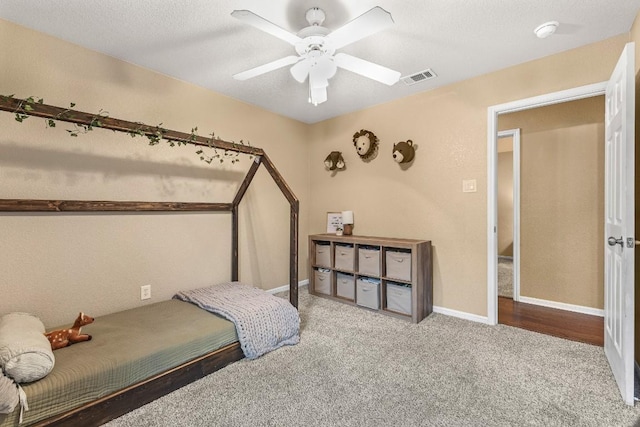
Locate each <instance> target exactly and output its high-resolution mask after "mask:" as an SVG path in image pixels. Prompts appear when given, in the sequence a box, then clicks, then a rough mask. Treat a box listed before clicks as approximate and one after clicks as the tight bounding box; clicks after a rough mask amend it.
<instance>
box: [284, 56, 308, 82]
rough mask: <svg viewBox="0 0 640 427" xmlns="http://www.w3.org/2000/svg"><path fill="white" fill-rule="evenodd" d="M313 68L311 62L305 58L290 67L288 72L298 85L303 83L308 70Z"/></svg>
mask: <svg viewBox="0 0 640 427" xmlns="http://www.w3.org/2000/svg"><path fill="white" fill-rule="evenodd" d="M312 66H313V60H311V59H309V58H307V59H305V60H304V61H300V62H298V63H297V64H296V65H294V66H293V67H291V68H290V69H289V71H290V72H291V75H292V76H293V78H294V79H296V80H297V81H298V82H300V83H304V81H305V80H306V79H307V76H308V75H309V70H310V69H311V67H312Z"/></svg>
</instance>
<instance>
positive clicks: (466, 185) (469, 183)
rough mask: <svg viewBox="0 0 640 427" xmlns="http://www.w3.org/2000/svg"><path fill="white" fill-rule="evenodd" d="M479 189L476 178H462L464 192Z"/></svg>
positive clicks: (473, 191)
mask: <svg viewBox="0 0 640 427" xmlns="http://www.w3.org/2000/svg"><path fill="white" fill-rule="evenodd" d="M476 191H478V186H477V185H476V180H475V179H463V180H462V192H463V193H475V192H476Z"/></svg>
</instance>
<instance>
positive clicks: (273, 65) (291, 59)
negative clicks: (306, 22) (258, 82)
mask: <svg viewBox="0 0 640 427" xmlns="http://www.w3.org/2000/svg"><path fill="white" fill-rule="evenodd" d="M300 59H301V58H300V57H299V56H293V55H292V56H286V57H284V58H281V59H278V60H276V61H273V62H269V63H267V64H264V65H261V66H259V67H256V68H252V69H250V70H247V71H243V72H241V73H238V74H234V75H233V78H234V79H236V80H247V79H250V78H252V77H256V76H259V75H261V74H265V73H268V72H269V71H273V70H277V69H278V68H282V67H286V66H287V65H291V64H295V63H296V62H298V61H299V60H300ZM303 81H304V80H303Z"/></svg>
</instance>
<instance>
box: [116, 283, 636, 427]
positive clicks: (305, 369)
mask: <svg viewBox="0 0 640 427" xmlns="http://www.w3.org/2000/svg"><path fill="white" fill-rule="evenodd" d="M300 309H301V312H300V313H301V320H302V332H301V341H300V343H299V344H298V345H296V346H292V347H286V348H282V349H279V350H276V351H274V352H272V353H269V354H267V355H265V356H263V357H261V358H259V359H257V360H254V361H248V360H243V361H240V362H237V363H234V364H232V365H230V366H228V367H226V368H224V369H222V370H221V371H218V372H216V373H214V374H212V375H209V376H207V377H206V378H203V379H201V380H199V381H197V382H195V383H192V384H190V385H188V386H186V387H184V388H182V389H180V390H178V391H176V392H174V393H172V394H169V395H167V396H165V397H163V398H161V399H159V400H156V401H155V402H152V403H150V404H148V405H146V406H144V407H142V408H140V409H138V410H136V411H133V412H131V413H129V414H126V415H125V416H123V417H120V418H118V419H116V420H114V421H112V422H110V423H108V424H107V425H108V426H109V427H121V426H140V427H144V426H167V427H168V426H172V427H173V426H190V427H191V426H522V425H528V426H631V425H634V423H635V422H636V421H637V420H639V419H640V408H634V407H628V406H626V405H624V404H623V402H622V400H621V398H620V395H619V393H618V388H617V386H616V384H615V381H614V380H613V377H612V374H611V371H610V368H609V366H608V365H607V362H606V359H605V356H604V352H603V349H602V348H601V347H595V346H591V345H588V344H582V343H578V342H573V341H566V340H563V339H560V338H554V337H551V336H547V335H541V334H537V333H535V332H530V331H526V330H522V329H516V328H512V327H509V326H505V325H497V326H487V325H483V324H479V323H474V322H469V321H465V320H461V319H457V318H453V317H448V316H444V315H439V314H432V315H431V316H429V317H428V318H426V319H425V320H423V321H422V322H421V323H420V324H417V325H414V324H411V323H408V322H405V321H402V320H399V319H395V318H391V317H387V316H384V315H381V314H378V313H373V312H370V311H368V310H364V309H360V308H357V307H351V306H348V305H345V304H341V303H338V302H334V301H329V300H327V299H322V298H318V297H313V296H309V295H308V293H307V291H306V288H301V292H300Z"/></svg>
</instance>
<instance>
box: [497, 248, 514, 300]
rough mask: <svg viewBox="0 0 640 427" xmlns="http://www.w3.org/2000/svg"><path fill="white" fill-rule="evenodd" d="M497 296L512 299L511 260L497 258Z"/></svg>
mask: <svg viewBox="0 0 640 427" xmlns="http://www.w3.org/2000/svg"><path fill="white" fill-rule="evenodd" d="M498 295H499V296H501V297H508V298H513V258H509V257H498Z"/></svg>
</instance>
